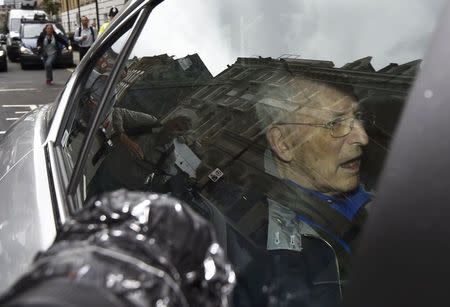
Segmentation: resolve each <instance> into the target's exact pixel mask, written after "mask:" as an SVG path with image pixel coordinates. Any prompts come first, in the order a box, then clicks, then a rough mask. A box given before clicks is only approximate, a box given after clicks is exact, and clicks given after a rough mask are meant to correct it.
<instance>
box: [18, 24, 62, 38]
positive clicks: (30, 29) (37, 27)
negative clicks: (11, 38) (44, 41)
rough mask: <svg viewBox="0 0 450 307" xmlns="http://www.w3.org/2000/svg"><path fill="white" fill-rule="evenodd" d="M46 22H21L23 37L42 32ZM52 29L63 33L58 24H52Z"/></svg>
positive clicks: (37, 34)
mask: <svg viewBox="0 0 450 307" xmlns="http://www.w3.org/2000/svg"><path fill="white" fill-rule="evenodd" d="M45 25H46V24H41V23H26V24H23V34H22V37H23V38H36V37H39V34H41V33H42V31H43V30H44V27H45ZM53 29H55V33H56V34H62V35H64V32H63V30H62V29H61V26H60V25H57V24H53Z"/></svg>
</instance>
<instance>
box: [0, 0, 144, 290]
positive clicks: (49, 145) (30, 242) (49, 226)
mask: <svg viewBox="0 0 450 307" xmlns="http://www.w3.org/2000/svg"><path fill="white" fill-rule="evenodd" d="M148 2H151V1H148V0H147V1H143V0H136V1H130V3H129V4H128V6H127V9H125V10H124V11H123V12H122V14H121V16H123V17H119V16H118V17H117V18H116V21H115V23H114V25H117V26H120V25H121V24H122V23H124V22H126V21H127V20H128V19H129V18H130V17H132V16H134V15H135V14H136V13H138V11H140V10H141V9H142V7H143V6H144V5H145V4H147V3H148ZM114 28H115V27H114V26H110V28H109V29H108V30H107V31H106V32H105V33H104V35H102V37H101V39H98V40H97V41H96V43H95V45H94V46H93V47H92V48H91V51H90V52H91V54H92V53H95V52H96V50H97V49H98V48H99V46H100V45H101V44H102V41H104V40H107V39H108V38H109V37H111V36H113V35H114ZM85 62H86V61H84V62H82V63H81V64H80V65H78V67H77V68H76V69H75V71H74V73H73V74H72V76H71V77H70V79H69V81H68V82H67V84H66V86H65V89H64V90H63V93H62V94H61V95H60V96H59V97H58V100H57V102H55V104H50V105H46V106H44V107H41V108H38V109H36V110H34V111H33V112H32V113H29V114H27V115H25V116H23V117H22V118H21V119H20V120H18V121H17V122H16V123H15V124H14V125H13V126H12V127H11V128H10V129H9V130H8V132H7V133H6V134H5V137H4V139H3V140H2V142H1V143H0V195H1V202H2V205H3V209H2V214H1V215H0V267H1V268H2V276H1V278H0V292H1V291H4V290H5V289H6V288H7V287H8V286H10V285H11V284H12V283H13V282H14V281H15V280H16V279H17V278H18V277H19V276H20V275H21V274H22V273H24V272H25V270H26V268H27V266H28V265H29V264H30V263H31V262H32V260H33V257H34V256H35V255H36V253H37V252H39V251H41V250H43V249H45V248H47V247H49V246H50V244H51V243H52V242H53V240H54V239H55V236H56V234H57V228H58V225H61V224H62V223H64V222H65V221H66V220H67V207H66V203H67V202H66V196H65V191H64V189H63V188H62V187H63V183H66V184H67V178H66V177H65V176H64V174H61V173H58V170H60V167H59V166H58V164H57V157H56V155H57V153H56V151H55V148H54V144H55V142H56V139H57V136H58V132H59V130H60V127H61V123H62V120H63V117H64V113H65V111H66V109H67V107H68V105H69V102H70V97H71V95H72V94H73V93H72V91H73V89H74V84H75V83H76V81H77V79H78V78H79V75H80V73H81V72H82V71H83V68H84V63H85ZM50 114H52V115H53V117H52V122H51V124H49V116H50ZM4 268H6V269H4Z"/></svg>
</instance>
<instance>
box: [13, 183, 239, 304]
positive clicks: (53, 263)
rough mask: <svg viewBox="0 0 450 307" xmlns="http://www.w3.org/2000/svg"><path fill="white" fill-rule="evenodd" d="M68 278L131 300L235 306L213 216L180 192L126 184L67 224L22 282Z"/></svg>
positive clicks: (127, 301)
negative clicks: (170, 193) (145, 190)
mask: <svg viewBox="0 0 450 307" xmlns="http://www.w3.org/2000/svg"><path fill="white" fill-rule="evenodd" d="M61 276H65V277H67V278H68V279H70V280H72V281H73V282H78V283H84V284H87V285H92V286H93V287H101V288H103V289H105V288H106V289H108V291H109V292H112V293H113V294H114V295H115V296H116V297H118V298H119V299H120V300H122V301H123V302H124V304H125V305H126V306H158V307H163V306H228V305H229V297H230V295H231V292H232V290H233V287H234V284H235V274H234V271H233V270H232V268H231V265H230V264H229V262H228V261H227V259H226V258H225V255H224V252H223V250H222V249H221V247H220V246H219V245H218V244H217V243H216V241H215V237H214V232H213V229H212V227H211V226H210V224H209V223H208V222H207V221H205V220H204V219H203V218H201V217H200V216H199V215H197V214H196V213H195V212H194V211H193V210H192V209H190V208H189V207H188V206H187V205H185V204H183V203H181V202H179V201H178V200H176V199H174V198H171V197H168V196H165V195H158V194H151V193H138V192H127V191H124V190H120V191H116V192H113V193H108V194H105V195H103V196H102V197H100V198H99V199H97V200H94V201H92V202H91V203H90V204H89V205H88V206H87V207H85V208H84V209H83V210H82V211H81V212H79V213H78V214H77V215H76V216H75V217H74V219H73V220H71V221H70V222H68V223H66V224H65V225H64V226H63V229H62V232H61V233H60V234H59V236H58V237H57V239H56V241H55V243H54V244H53V245H52V247H51V248H50V249H49V250H48V251H46V252H44V253H42V254H40V255H38V257H37V258H36V260H35V263H34V267H33V269H32V270H31V273H29V274H28V275H27V276H25V277H24V278H22V280H21V281H19V283H18V284H19V285H20V284H21V283H22V284H23V283H28V284H33V283H35V282H38V281H39V280H42V279H45V278H51V277H61ZM16 289H17V284H16ZM13 291H14V288H13Z"/></svg>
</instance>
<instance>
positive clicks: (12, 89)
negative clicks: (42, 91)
mask: <svg viewBox="0 0 450 307" xmlns="http://www.w3.org/2000/svg"><path fill="white" fill-rule="evenodd" d="M37 90H38V89H37V88H0V93H2V92H23V91H37Z"/></svg>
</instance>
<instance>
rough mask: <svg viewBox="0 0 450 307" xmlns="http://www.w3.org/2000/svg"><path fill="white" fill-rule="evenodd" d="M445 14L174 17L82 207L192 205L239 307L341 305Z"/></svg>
mask: <svg viewBox="0 0 450 307" xmlns="http://www.w3.org/2000/svg"><path fill="white" fill-rule="evenodd" d="M443 4H444V1H440V0H434V1H428V2H426V3H425V2H423V1H419V0H414V1H406V0H401V1H395V4H394V3H392V1H389V0H382V1H377V2H374V1H345V2H343V1H339V2H337V1H334V0H315V1H285V2H283V3H282V4H281V3H279V2H276V3H275V2H273V1H268V0H267V1H266V0H264V1H262V0H247V1H237V0H235V1H234V0H233V1H219V0H209V1H200V0H198V1H189V2H187V1H182V0H178V1H177V0H171V1H166V2H163V3H162V4H160V5H159V6H158V7H157V8H156V9H155V10H154V11H153V12H152V14H151V15H150V18H149V19H148V21H147V24H146V25H145V27H144V28H143V30H142V32H141V33H140V35H139V37H138V39H137V41H136V44H135V45H134V48H133V50H132V51H131V54H130V56H129V58H128V61H126V63H125V66H123V67H121V72H120V76H119V77H118V81H117V83H116V84H115V87H114V89H113V90H112V91H111V92H110V93H109V99H108V103H107V104H108V107H107V108H106V109H105V110H102V115H101V119H102V121H101V123H100V125H99V129H98V131H97V134H96V135H95V136H94V138H95V140H94V141H93V142H92V146H91V148H90V149H89V152H88V157H87V161H86V163H85V165H84V168H83V175H82V178H80V180H79V182H80V185H79V189H78V192H79V193H78V195H79V196H80V198H82V199H88V198H90V197H93V196H94V195H97V194H99V193H102V192H105V191H111V190H116V189H120V188H126V189H129V190H143V191H154V192H160V193H169V194H171V195H174V196H176V197H178V198H180V199H182V200H184V201H185V202H186V203H187V204H188V205H190V206H191V207H192V208H194V209H195V210H196V211H197V212H199V213H200V214H201V215H203V216H204V217H205V218H207V219H209V220H210V221H211V222H212V224H213V225H214V227H215V229H216V232H217V236H218V239H219V241H220V243H221V245H222V246H224V247H225V250H226V252H227V256H228V257H229V259H230V260H231V262H232V263H233V265H234V268H235V270H236V272H237V277H238V278H237V286H236V290H235V294H234V297H233V301H234V303H235V305H236V306H337V305H339V304H340V302H341V301H342V299H343V295H345V288H346V285H348V283H350V282H351V280H350V279H349V277H350V273H351V270H352V259H353V254H354V253H355V251H356V250H357V247H358V242H359V239H360V234H361V230H362V229H363V227H364V225H365V222H366V220H367V219H368V218H370V207H371V206H374V202H373V201H374V200H375V199H376V197H377V185H378V181H379V178H380V174H381V172H382V170H383V167H384V161H385V159H386V157H387V155H388V154H389V150H390V145H391V142H392V139H393V135H394V133H395V129H396V126H397V123H398V122H399V119H400V116H401V113H402V109H403V106H404V104H405V101H406V97H407V95H408V92H409V89H410V87H411V86H412V84H413V82H414V79H415V77H416V75H417V72H418V71H419V70H420V67H421V59H422V57H423V55H424V52H425V50H426V48H427V45H428V42H429V41H430V37H431V33H432V32H433V29H434V26H435V23H436V18H437V16H438V14H439V11H440V10H441V8H442V7H443ZM179 12H183V14H180V13H179ZM174 16H176V18H174ZM110 57H111V55H108V54H105V57H104V59H101V60H102V61H101V62H99V64H98V66H99V67H100V68H101V67H108V62H107V59H108V58H110ZM114 58H116V55H115V53H114ZM105 71H110V70H105ZM94 72H95V74H94ZM91 75H93V76H94V77H95V80H94V78H93V81H92V82H90V83H89V84H88V85H87V88H85V89H83V90H84V92H86V93H87V94H86V96H85V97H84V98H83V99H80V101H79V102H78V105H77V106H78V107H79V108H80V111H79V116H78V117H77V118H76V120H75V124H74V125H73V127H74V128H70V129H69V130H67V131H66V132H65V133H66V137H65V141H66V142H65V143H64V146H66V147H67V148H68V152H69V155H71V158H72V160H73V161H76V160H77V159H78V157H79V156H78V155H79V152H80V148H81V145H80V144H82V141H81V140H83V138H84V137H85V132H84V131H86V127H87V126H88V123H89V122H90V121H89V119H90V118H92V114H93V112H94V111H95V110H96V108H97V107H98V105H99V102H100V98H101V97H99V96H101V95H96V94H95V93H98V92H99V89H100V90H102V89H103V88H104V84H106V81H107V80H108V78H110V75H109V74H108V73H103V71H102V70H99V69H97V70H93V72H92V74H91Z"/></svg>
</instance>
